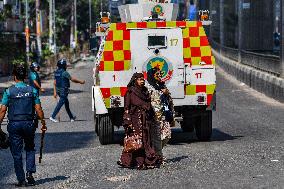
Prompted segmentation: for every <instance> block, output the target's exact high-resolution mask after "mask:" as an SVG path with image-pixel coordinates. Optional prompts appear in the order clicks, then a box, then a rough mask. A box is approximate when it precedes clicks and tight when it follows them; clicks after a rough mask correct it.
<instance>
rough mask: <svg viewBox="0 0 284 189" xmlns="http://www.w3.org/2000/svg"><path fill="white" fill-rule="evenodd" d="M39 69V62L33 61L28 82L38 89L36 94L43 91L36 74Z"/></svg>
mask: <svg viewBox="0 0 284 189" xmlns="http://www.w3.org/2000/svg"><path fill="white" fill-rule="evenodd" d="M39 70H40V66H39V64H38V63H37V62H33V63H32V64H31V66H30V73H29V84H30V86H32V87H33V88H35V89H36V90H37V91H38V94H39V92H44V91H45V90H44V89H43V88H41V81H40V77H39V74H38V72H39Z"/></svg>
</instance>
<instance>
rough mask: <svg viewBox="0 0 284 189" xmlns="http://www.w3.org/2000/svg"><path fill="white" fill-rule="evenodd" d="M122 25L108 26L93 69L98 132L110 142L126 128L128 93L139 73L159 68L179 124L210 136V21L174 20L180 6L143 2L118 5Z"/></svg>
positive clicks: (212, 93)
mask: <svg viewBox="0 0 284 189" xmlns="http://www.w3.org/2000/svg"><path fill="white" fill-rule="evenodd" d="M119 11H120V16H121V19H122V23H108V24H107V23H103V24H102V25H101V26H100V27H105V30H101V31H104V33H103V35H101V33H100V34H99V33H98V34H97V35H100V36H102V39H101V45H100V48H99V51H98V54H97V57H96V62H95V67H94V70H93V71H94V75H93V77H94V86H93V88H92V98H93V101H92V102H93V103H92V107H93V111H94V118H95V127H96V132H97V134H98V136H99V140H100V142H101V144H108V143H111V142H112V140H113V135H114V126H120V125H121V124H122V115H123V104H124V98H123V97H124V95H125V93H126V91H127V87H126V86H127V84H128V82H129V80H130V78H131V76H132V75H133V73H135V72H142V73H144V75H145V78H146V77H147V74H146V73H147V71H148V70H149V69H151V68H153V67H159V68H160V70H161V71H162V74H163V75H162V79H163V81H165V83H166V86H167V88H168V89H169V90H170V92H171V96H172V98H173V100H174V105H175V114H176V120H177V121H179V122H180V125H181V128H182V130H183V131H184V132H190V131H194V130H195V131H196V136H197V138H198V139H199V140H201V141H204V140H209V139H210V137H211V134H212V110H213V109H214V107H215V95H216V94H215V87H216V75H215V59H214V57H213V55H212V52H211V47H210V45H209V42H208V39H207V36H206V33H205V30H204V27H203V25H206V24H208V22H209V21H176V18H177V13H178V5H176V4H172V3H167V2H164V3H156V2H148V1H147V2H146V1H145V0H141V2H139V3H138V4H129V5H123V6H120V7H119Z"/></svg>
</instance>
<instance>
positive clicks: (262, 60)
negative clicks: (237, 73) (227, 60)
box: [241, 50, 280, 76]
mask: <svg viewBox="0 0 284 189" xmlns="http://www.w3.org/2000/svg"><path fill="white" fill-rule="evenodd" d="M241 63H242V64H245V65H248V66H251V67H254V68H256V69H259V70H261V71H265V72H268V73H270V74H273V75H275V76H280V72H279V70H280V58H279V56H275V55H267V54H260V53H254V52H249V51H244V50H243V51H241Z"/></svg>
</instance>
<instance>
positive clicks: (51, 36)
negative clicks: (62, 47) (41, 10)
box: [48, 0, 54, 51]
mask: <svg viewBox="0 0 284 189" xmlns="http://www.w3.org/2000/svg"><path fill="white" fill-rule="evenodd" d="M53 33H54V31H53V0H49V40H48V42H49V50H50V51H53Z"/></svg>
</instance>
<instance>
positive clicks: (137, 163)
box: [118, 73, 162, 169]
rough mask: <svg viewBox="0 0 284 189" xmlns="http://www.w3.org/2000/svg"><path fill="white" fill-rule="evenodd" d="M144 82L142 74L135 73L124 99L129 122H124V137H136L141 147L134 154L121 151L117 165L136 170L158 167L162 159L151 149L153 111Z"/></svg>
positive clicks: (125, 113)
mask: <svg viewBox="0 0 284 189" xmlns="http://www.w3.org/2000/svg"><path fill="white" fill-rule="evenodd" d="M144 84H145V80H144V76H143V74H142V73H135V74H134V75H133V76H132V79H131V80H130V82H129V84H128V86H127V87H128V91H127V93H126V95H125V97H124V110H125V112H124V117H130V120H128V121H129V122H130V123H129V122H127V121H124V124H123V125H124V129H125V135H126V136H133V135H134V134H136V135H138V136H139V137H140V138H141V140H142V144H143V147H142V148H141V149H139V150H137V151H134V152H126V151H125V150H123V152H122V155H121V157H120V161H118V164H119V165H121V166H123V167H128V168H131V167H136V168H137V169H147V168H153V167H156V166H159V165H160V163H161V159H162V157H160V156H159V155H157V153H156V152H155V150H154V148H153V147H152V138H151V133H150V130H151V126H152V120H153V118H154V117H153V115H154V112H153V109H152V107H151V98H150V96H149V93H148V90H147V88H146V87H145V86H144Z"/></svg>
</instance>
